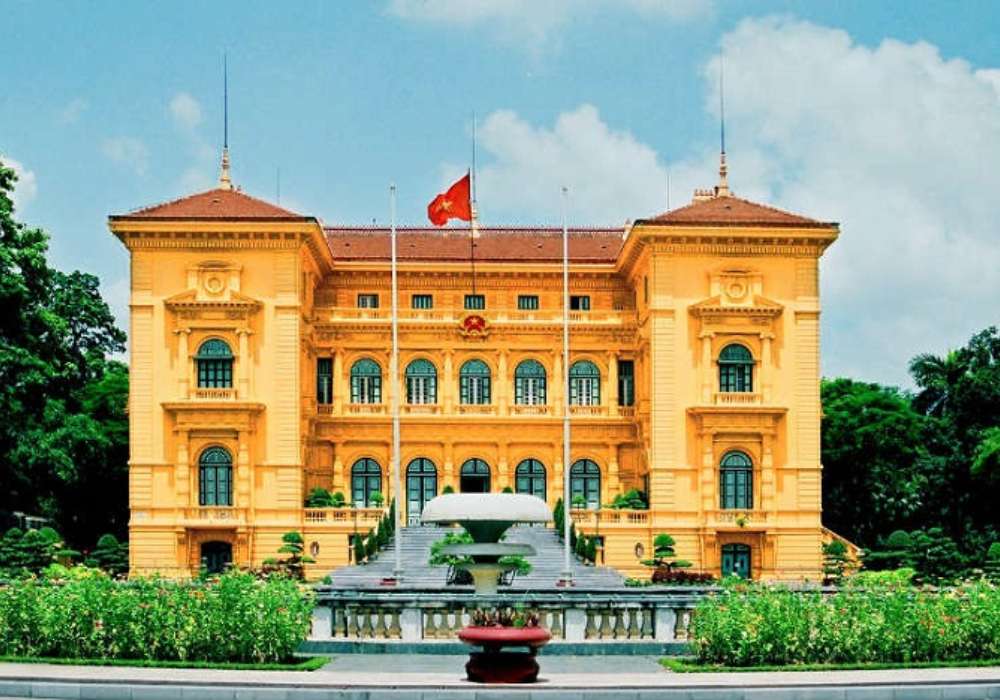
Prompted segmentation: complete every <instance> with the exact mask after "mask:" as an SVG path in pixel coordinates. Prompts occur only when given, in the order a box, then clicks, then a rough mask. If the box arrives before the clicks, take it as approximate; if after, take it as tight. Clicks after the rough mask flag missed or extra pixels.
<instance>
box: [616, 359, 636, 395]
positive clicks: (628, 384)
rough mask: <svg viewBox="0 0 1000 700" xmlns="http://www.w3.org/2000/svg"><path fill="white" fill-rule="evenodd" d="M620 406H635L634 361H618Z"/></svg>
mask: <svg viewBox="0 0 1000 700" xmlns="http://www.w3.org/2000/svg"><path fill="white" fill-rule="evenodd" d="M618 405H619V406H634V405H635V364H634V363H633V362H632V360H618Z"/></svg>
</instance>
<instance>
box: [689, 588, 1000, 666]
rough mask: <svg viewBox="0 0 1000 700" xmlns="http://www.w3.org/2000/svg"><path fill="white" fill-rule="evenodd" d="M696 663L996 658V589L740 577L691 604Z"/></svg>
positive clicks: (999, 652) (999, 607) (999, 596)
mask: <svg viewBox="0 0 1000 700" xmlns="http://www.w3.org/2000/svg"><path fill="white" fill-rule="evenodd" d="M690 633H691V637H690V639H691V646H692V648H693V649H694V652H695V654H696V655H697V657H698V660H699V661H700V662H702V663H711V664H723V665H726V666H759V665H788V664H823V663H830V664H833V663H868V662H872V663H877V662H888V663H893V662H895V663H900V662H902V663H907V662H917V661H958V660H974V659H997V658H1000V588H997V587H996V586H994V585H991V584H989V583H985V582H983V583H970V584H965V585H962V586H959V587H957V588H954V589H949V590H942V591H934V590H922V589H916V588H911V587H894V588H885V589H880V590H879V589H872V590H859V589H850V588H848V589H843V590H841V591H840V592H838V593H836V594H832V595H824V594H822V593H820V592H802V591H790V590H788V589H785V588H771V587H766V586H754V585H741V586H736V587H732V588H728V589H727V590H725V591H723V592H721V593H718V594H715V595H712V596H710V597H708V598H707V599H706V600H705V601H703V602H702V603H701V604H700V605H699V606H698V608H697V609H696V610H695V612H694V615H693V617H692V621H691V630H690Z"/></svg>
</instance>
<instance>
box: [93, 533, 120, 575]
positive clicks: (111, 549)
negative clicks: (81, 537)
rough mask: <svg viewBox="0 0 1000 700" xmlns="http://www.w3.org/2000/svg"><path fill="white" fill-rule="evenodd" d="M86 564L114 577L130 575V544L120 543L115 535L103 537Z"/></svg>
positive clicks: (98, 541)
mask: <svg viewBox="0 0 1000 700" xmlns="http://www.w3.org/2000/svg"><path fill="white" fill-rule="evenodd" d="M84 564H86V565H87V566H93V567H97V568H98V569H101V570H102V571H105V572H107V573H109V574H111V575H112V576H124V575H125V574H127V573H128V542H122V543H120V542H118V539H117V538H116V537H115V536H114V535H110V534H108V535H101V537H100V538H99V539H98V540H97V545H96V546H95V547H94V550H93V551H92V552H91V553H90V556H88V557H87V559H86V560H85V561H84Z"/></svg>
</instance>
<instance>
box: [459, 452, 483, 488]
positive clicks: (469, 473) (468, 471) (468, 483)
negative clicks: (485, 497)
mask: <svg viewBox="0 0 1000 700" xmlns="http://www.w3.org/2000/svg"><path fill="white" fill-rule="evenodd" d="M458 487H459V489H460V490H461V492H462V493H489V492H490V467H489V465H488V464H486V462H484V461H483V460H481V459H470V460H468V461H467V462H466V463H465V464H463V465H462V471H461V475H460V479H459V486H458Z"/></svg>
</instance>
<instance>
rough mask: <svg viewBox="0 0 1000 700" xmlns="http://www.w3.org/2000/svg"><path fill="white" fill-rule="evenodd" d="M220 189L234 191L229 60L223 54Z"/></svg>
mask: <svg viewBox="0 0 1000 700" xmlns="http://www.w3.org/2000/svg"><path fill="white" fill-rule="evenodd" d="M219 189H220V190H231V189H233V181H232V178H231V177H230V176H229V60H228V56H227V55H226V54H222V168H221V171H220V173H219Z"/></svg>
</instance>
